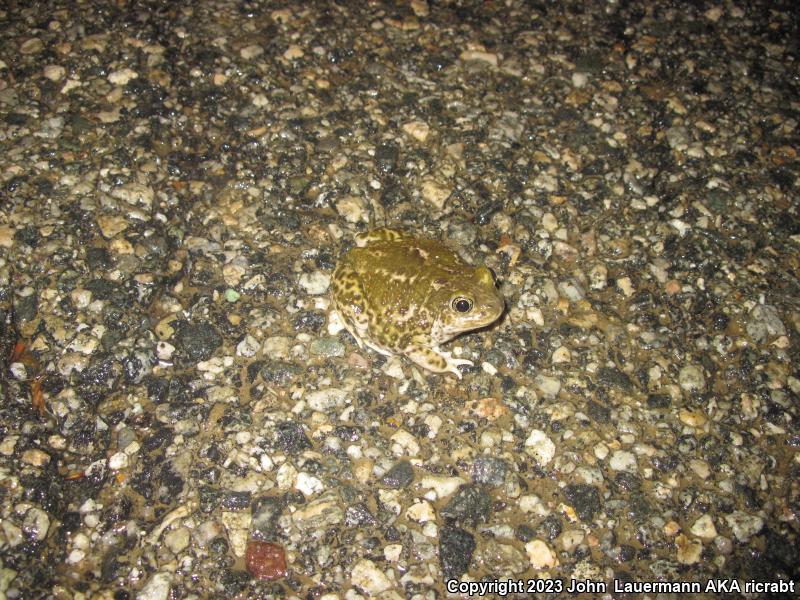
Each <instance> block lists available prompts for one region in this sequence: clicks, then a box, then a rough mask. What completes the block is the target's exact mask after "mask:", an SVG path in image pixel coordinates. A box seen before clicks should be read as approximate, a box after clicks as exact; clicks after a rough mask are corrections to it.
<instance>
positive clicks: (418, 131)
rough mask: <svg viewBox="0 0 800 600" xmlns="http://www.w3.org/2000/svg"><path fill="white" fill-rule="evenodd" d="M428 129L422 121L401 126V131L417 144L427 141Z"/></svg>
mask: <svg viewBox="0 0 800 600" xmlns="http://www.w3.org/2000/svg"><path fill="white" fill-rule="evenodd" d="M430 129H431V128H430V127H429V126H428V124H427V123H425V122H424V121H411V122H409V123H405V124H404V125H403V131H404V132H405V133H406V134H407V135H409V136H411V137H412V138H414V139H415V140H417V141H418V142H424V141H425V140H427V139H428V134H429V133H430Z"/></svg>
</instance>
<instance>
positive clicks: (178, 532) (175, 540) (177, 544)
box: [164, 527, 191, 554]
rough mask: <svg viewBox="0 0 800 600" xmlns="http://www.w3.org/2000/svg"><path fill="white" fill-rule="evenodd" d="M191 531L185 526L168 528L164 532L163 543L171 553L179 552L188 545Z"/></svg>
mask: <svg viewBox="0 0 800 600" xmlns="http://www.w3.org/2000/svg"><path fill="white" fill-rule="evenodd" d="M190 540H191V533H190V531H189V529H188V528H187V527H178V528H177V529H170V530H169V531H168V532H167V533H165V534H164V544H165V545H166V547H167V548H168V549H169V550H170V552H172V553H173V554H180V553H181V552H183V551H184V550H186V548H187V547H188V546H189V541H190Z"/></svg>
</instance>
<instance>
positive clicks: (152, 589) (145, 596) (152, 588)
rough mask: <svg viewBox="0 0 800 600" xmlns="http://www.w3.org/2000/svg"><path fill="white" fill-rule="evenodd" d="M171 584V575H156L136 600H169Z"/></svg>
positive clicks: (145, 585) (146, 584) (137, 595)
mask: <svg viewBox="0 0 800 600" xmlns="http://www.w3.org/2000/svg"><path fill="white" fill-rule="evenodd" d="M171 584H172V576H171V575H170V574H169V573H156V574H155V575H153V576H152V577H151V578H150V579H149V580H148V581H147V583H145V584H144V587H143V588H142V590H141V591H140V592H139V593H138V594H136V600H167V598H168V597H169V588H170V585H171Z"/></svg>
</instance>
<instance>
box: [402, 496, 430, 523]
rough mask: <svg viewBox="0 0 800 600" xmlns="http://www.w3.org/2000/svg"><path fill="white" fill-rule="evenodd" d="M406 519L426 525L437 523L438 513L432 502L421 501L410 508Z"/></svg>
mask: <svg viewBox="0 0 800 600" xmlns="http://www.w3.org/2000/svg"><path fill="white" fill-rule="evenodd" d="M406 517H408V518H409V519H411V520H412V521H417V522H418V523H425V522H427V521H435V520H436V512H435V511H434V510H433V506H431V504H430V502H427V501H425V500H420V501H418V502H414V504H412V505H411V506H409V507H408V509H407V510H406Z"/></svg>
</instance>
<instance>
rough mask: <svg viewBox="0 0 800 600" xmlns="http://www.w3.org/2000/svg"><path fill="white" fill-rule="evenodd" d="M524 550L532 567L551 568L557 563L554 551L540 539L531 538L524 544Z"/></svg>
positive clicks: (539, 568)
mask: <svg viewBox="0 0 800 600" xmlns="http://www.w3.org/2000/svg"><path fill="white" fill-rule="evenodd" d="M525 552H527V553H528V560H529V561H530V563H531V567H533V568H534V569H538V570H541V569H551V568H553V567H555V566H556V565H557V564H558V559H557V558H556V555H555V552H553V551H552V550H551V549H550V546H548V545H547V544H546V543H545V542H543V541H542V540H532V541H530V542H528V543H527V544H525Z"/></svg>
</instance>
